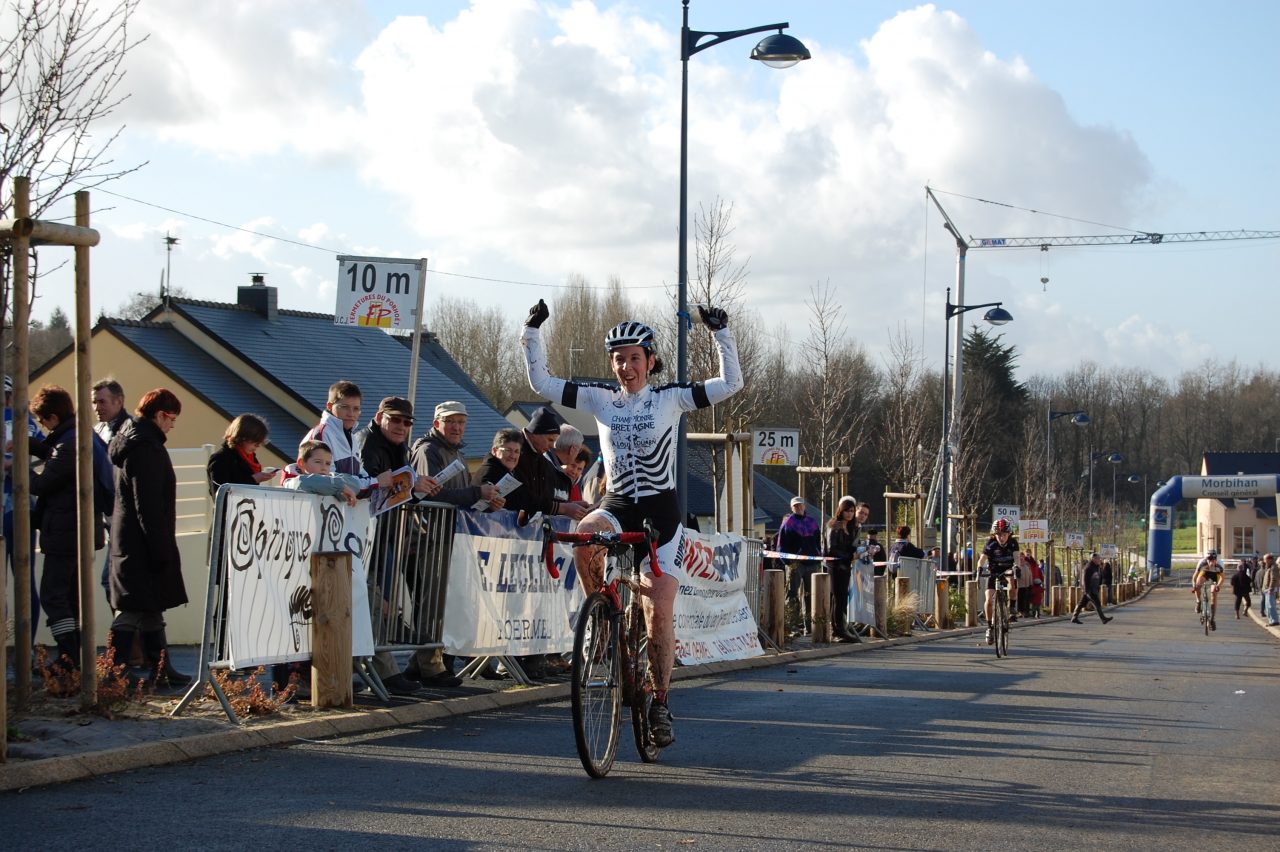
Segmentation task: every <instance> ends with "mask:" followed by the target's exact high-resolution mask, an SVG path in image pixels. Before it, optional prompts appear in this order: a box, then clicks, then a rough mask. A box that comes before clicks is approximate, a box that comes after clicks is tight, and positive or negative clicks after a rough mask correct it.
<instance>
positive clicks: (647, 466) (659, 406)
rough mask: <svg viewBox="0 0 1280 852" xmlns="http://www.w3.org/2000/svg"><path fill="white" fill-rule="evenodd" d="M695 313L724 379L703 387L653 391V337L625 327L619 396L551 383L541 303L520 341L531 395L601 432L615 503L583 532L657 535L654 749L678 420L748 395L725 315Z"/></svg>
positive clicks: (614, 336) (586, 576)
mask: <svg viewBox="0 0 1280 852" xmlns="http://www.w3.org/2000/svg"><path fill="white" fill-rule="evenodd" d="M698 313H699V314H700V315H701V319H702V322H703V324H704V325H706V326H707V328H709V329H710V330H711V333H712V337H713V338H714V340H715V345H716V348H717V349H718V350H719V356H720V375H719V376H717V377H716V378H714V379H710V380H708V381H705V382H687V383H678V384H675V383H673V384H667V385H651V384H649V378H650V377H651V376H655V375H657V374H658V373H659V372H660V371H661V370H662V361H661V359H659V358H658V357H657V355H656V354H655V352H654V347H655V341H654V333H653V329H652V328H650V327H649V326H647V325H645V324H644V323H640V322H634V321H630V320H628V321H625V322H620V323H618V324H617V325H616V326H614V327H613V328H611V329H609V332H608V333H607V334H606V335H605V339H604V347H605V351H607V352H608V354H609V364H610V367H611V369H612V370H613V375H614V377H615V378H617V380H618V387H614V386H613V385H611V384H604V383H599V382H571V381H567V380H565V379H558V378H556V377H554V376H552V375H551V373H550V371H549V370H548V369H547V358H546V353H545V352H544V351H543V348H542V335H541V331H540V327H541V325H542V324H543V323H544V322H545V321H546V320H547V318H548V317H549V316H550V311H549V310H548V309H547V305H546V303H545V302H543V301H542V300H541V299H539V300H538V304H536V305H534V306H533V307H532V308H530V309H529V318H528V320H526V322H525V329H524V333H523V334H522V335H521V338H520V343H521V345H522V346H523V347H524V355H525V365H526V367H527V369H528V372H529V385H530V387H532V388H533V389H534V391H536V392H537V393H539V394H541V395H542V396H543V397H545V398H546V399H548V400H550V401H551V402H555V403H559V404H560V405H563V406H565V407H566V408H577V409H581V410H583V411H588V412H590V413H591V414H592V415H594V416H595V418H596V423H597V424H599V427H600V447H601V450H602V451H603V455H604V464H605V469H606V472H607V475H608V483H609V484H608V493H607V494H606V495H605V498H604V500H603V502H602V503H601V504H600V506H599V507H598V508H596V509H595V510H593V511H592V512H591V513H589V514H588V515H587V516H586V517H584V518H583V519H582V520H581V521H579V522H578V531H579V532H643V531H644V521H645V519H648V520H650V521H651V522H652V523H653V525H654V527H655V528H656V530H657V532H658V563H659V566H660V568H661V569H662V576H661V577H655V576H654V575H653V573H652V572H650V571H646V572H645V573H644V576H643V577H642V580H641V583H642V586H643V592H642V593H643V594H645V596H646V597H645V608H644V609H645V622H646V627H647V632H648V637H649V667H650V669H651V671H652V673H653V689H654V695H653V698H654V700H653V705H652V707H651V709H650V711H649V724H650V726H651V727H652V729H653V740H654V743H655V744H656V745H658V746H661V747H665V746H668V745H670V744H671V743H672V742H674V741H675V735H674V733H673V731H672V725H671V711H670V710H668V709H667V690H668V688H669V686H670V683H671V668H672V666H673V665H674V663H675V621H674V617H673V610H674V606H675V597H676V589H677V585H678V583H677V580H676V576H675V574H674V573H673V572H672V570H671V569H672V568H673V567H674V566H676V565H678V564H679V563H680V560H681V559H682V558H683V556H684V526H683V520H684V519H683V518H681V517H680V501H679V495H678V494H677V493H676V446H677V444H678V442H679V438H680V418H681V417H683V415H684V412H686V411H693V410H694V409H698V408H707V407H709V406H712V405H715V404H716V403H719V402H723V401H724V400H726V399H728V398H729V397H730V396H732V395H733V394H735V393H737V392H738V391H739V390H741V389H742V370H741V368H740V367H739V366H738V347H737V344H736V343H735V342H734V339H733V332H732V331H730V330H729V327H728V326H729V316H728V314H726V313H725V311H724V310H723V309H721V308H703V307H702V306H701V305H699V306H698ZM603 556H604V554H603V552H602V548H598V549H597V550H596V553H595V554H594V555H593V556H591V557H590V558H588V559H582V560H578V571H579V573H580V575H581V576H582V581H583V583H584V584H585V585H584V587H583V588H585V589H595V588H597V587H598V586H599V585H600V580H601V577H600V573H601V571H602V565H603Z"/></svg>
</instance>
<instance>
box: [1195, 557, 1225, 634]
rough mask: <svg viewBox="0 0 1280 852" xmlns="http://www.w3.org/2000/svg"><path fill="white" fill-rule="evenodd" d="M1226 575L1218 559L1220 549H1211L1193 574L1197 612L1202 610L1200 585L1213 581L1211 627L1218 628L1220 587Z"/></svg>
mask: <svg viewBox="0 0 1280 852" xmlns="http://www.w3.org/2000/svg"><path fill="white" fill-rule="evenodd" d="M1224 576H1226V575H1225V572H1224V571H1223V568H1222V563H1221V562H1219V561H1218V551H1216V550H1210V551H1209V552H1208V553H1206V554H1205V555H1204V559H1201V560H1200V562H1199V564H1197V565H1196V570H1195V573H1194V574H1192V575H1191V594H1193V595H1195V596H1196V613H1197V614H1199V612H1200V587H1201V586H1202V585H1204V584H1205V583H1213V591H1212V597H1210V599H1209V629H1210V630H1217V629H1218V619H1217V616H1218V589H1220V588H1222V580H1223V577H1224Z"/></svg>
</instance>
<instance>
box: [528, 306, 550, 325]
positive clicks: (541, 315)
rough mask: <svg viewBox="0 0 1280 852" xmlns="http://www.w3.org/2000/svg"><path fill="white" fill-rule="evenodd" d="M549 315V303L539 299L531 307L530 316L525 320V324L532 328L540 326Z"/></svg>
mask: <svg viewBox="0 0 1280 852" xmlns="http://www.w3.org/2000/svg"><path fill="white" fill-rule="evenodd" d="M549 316H551V311H549V310H548V309H547V303H546V302H544V301H542V300H541V299H539V300H538V304H536V305H534V306H533V307H532V308H530V309H529V318H528V319H527V320H525V321H524V324H525V325H527V326H529V327H530V328H538V327H540V326H541V325H542V324H543V323H544V322H546V321H547V317H549Z"/></svg>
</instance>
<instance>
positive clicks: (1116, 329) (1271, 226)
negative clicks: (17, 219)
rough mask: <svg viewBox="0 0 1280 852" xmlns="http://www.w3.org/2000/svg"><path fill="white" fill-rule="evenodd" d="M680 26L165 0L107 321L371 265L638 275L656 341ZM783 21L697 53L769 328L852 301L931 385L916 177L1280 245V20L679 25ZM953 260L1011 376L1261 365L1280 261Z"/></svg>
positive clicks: (1121, 249) (672, 221)
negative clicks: (168, 290) (762, 49)
mask: <svg viewBox="0 0 1280 852" xmlns="http://www.w3.org/2000/svg"><path fill="white" fill-rule="evenodd" d="M680 11H681V9H680V4H679V2H676V0H665V1H664V2H661V3H656V2H635V1H634V0H633V2H609V0H594V2H590V1H589V0H579V1H578V2H570V0H547V1H546V2H536V0H473V2H469V3H467V2H416V3H411V2H355V0H327V2H323V1H322V0H313V1H312V2H306V0H253V2H232V0H224V2H218V3H200V4H197V3H190V2H186V0H143V3H142V5H141V7H140V11H139V14H138V18H137V21H136V22H135V27H136V28H135V33H137V34H144V33H145V34H146V35H147V40H146V41H145V42H144V43H142V44H141V45H140V46H138V47H137V48H135V50H134V51H132V52H131V53H130V54H129V56H128V57H127V77H126V80H125V84H124V85H125V88H126V89H128V90H129V91H130V93H131V96H130V98H129V99H128V101H127V102H126V103H125V104H124V105H123V106H122V108H121V110H120V111H119V113H118V119H119V121H120V123H123V124H124V125H125V126H124V130H123V132H122V134H121V136H120V138H119V140H118V141H117V143H116V144H115V145H114V146H113V148H112V149H111V150H112V154H113V159H114V161H115V163H116V164H117V165H119V166H131V165H137V164H141V163H145V165H144V166H142V167H141V168H139V169H138V170H137V171H135V172H133V173H131V174H129V175H127V176H126V177H124V178H123V179H120V180H118V181H114V182H112V183H110V184H107V185H105V186H103V187H101V188H99V189H97V190H95V191H94V192H93V195H92V208H93V211H94V213H93V225H94V227H96V228H97V229H99V230H100V231H101V233H102V242H101V244H100V245H99V246H98V247H97V248H95V249H94V251H93V259H92V289H93V312H94V315H95V316H96V315H97V314H98V313H99V312H102V311H105V312H107V313H111V312H112V310H113V309H115V308H117V307H119V306H120V305H122V304H123V303H124V302H125V301H126V300H127V299H128V298H129V296H130V294H132V293H135V292H138V291H142V290H151V291H155V290H158V287H159V284H160V280H161V274H162V272H163V271H164V269H165V266H166V260H168V261H169V263H170V264H171V276H172V279H171V280H172V284H173V286H174V287H177V288H181V289H182V290H183V291H185V292H186V293H187V294H188V295H190V296H192V297H195V298H200V299H208V300H214V301H223V302H231V301H234V300H235V287H236V286H238V285H241V284H247V283H248V282H249V275H250V273H253V272H260V273H265V274H266V280H267V283H268V284H271V285H273V286H275V287H277V288H278V289H279V300H280V306H281V307H284V308H294V309H299V310H308V311H320V312H330V313H331V312H333V310H334V305H335V299H336V289H335V288H336V285H337V280H338V264H337V262H336V256H337V255H339V254H351V255H371V256H380V257H404V258H418V257H427V258H428V259H429V265H430V270H431V271H430V273H429V275H428V283H427V287H428V291H427V301H428V304H429V303H430V301H431V300H432V299H433V298H434V296H435V295H436V294H437V293H439V292H448V293H450V294H452V295H457V296H465V297H466V298H470V299H473V300H475V301H476V302H477V303H480V304H483V305H494V304H496V305H501V306H503V308H504V309H507V308H509V309H510V311H511V313H512V316H513V318H522V317H523V316H524V314H525V312H526V310H527V307H528V306H529V305H530V304H532V303H533V302H535V301H536V300H537V299H539V298H545V299H547V300H548V302H553V300H554V299H555V297H556V295H557V294H558V293H560V292H562V291H563V290H562V288H563V287H564V285H565V283H566V281H567V280H568V279H569V278H570V276H574V275H579V276H582V277H583V278H585V279H586V280H587V281H588V282H590V283H591V284H593V285H596V286H604V285H605V284H606V283H607V282H608V281H609V279H610V278H613V277H616V278H618V279H619V280H621V281H622V282H623V285H624V287H626V288H627V289H628V292H629V293H631V294H632V295H633V296H636V297H637V298H640V299H644V300H648V301H650V302H652V304H653V305H654V307H653V311H654V312H655V315H654V316H652V317H642V318H645V319H651V320H652V321H656V320H657V319H659V317H658V316H657V315H656V314H657V313H658V312H661V311H666V310H668V308H667V307H666V305H667V302H665V301H664V300H665V299H666V298H667V294H668V293H669V292H671V290H672V289H673V288H674V286H675V282H676V279H677V275H676V267H677V238H676V236H677V221H678V218H677V217H678V188H679V120H680V71H681V63H680V61H679V55H680V52H679V32H680ZM782 21H787V22H789V23H790V28H789V30H788V32H789V33H790V34H791V35H794V36H795V37H797V38H799V39H800V40H801V41H803V42H804V43H805V44H806V45H807V46H808V47H809V49H810V50H811V52H812V56H813V58H812V59H811V60H809V61H807V62H802V63H800V64H798V65H797V66H795V67H793V68H790V69H787V70H782V71H778V70H773V69H770V68H767V67H764V66H762V65H761V63H757V62H752V61H750V60H749V59H748V58H747V57H748V55H749V52H750V50H751V47H752V46H753V45H754V44H755V43H756V41H757V40H758V38H760V36H746V37H743V38H740V39H737V40H734V41H731V42H726V43H723V44H720V45H717V46H715V47H713V48H711V49H709V50H706V51H703V52H701V53H699V54H697V55H696V56H694V57H693V58H692V59H691V60H690V62H689V163H688V167H689V208H690V222H692V221H693V217H694V216H695V214H696V211H697V210H698V207H699V205H703V206H707V205H710V204H712V203H713V202H714V201H715V200H716V199H717V198H719V199H722V200H723V201H725V202H727V203H731V204H732V205H733V225H734V231H733V234H732V241H733V244H734V246H735V248H736V251H737V256H738V258H739V259H740V260H744V261H746V263H747V271H748V276H749V277H748V279H747V289H746V303H747V306H748V309H749V310H750V311H751V312H752V313H753V314H755V316H756V317H757V319H758V320H759V322H758V323H757V326H756V327H757V328H758V331H757V332H756V333H760V334H766V335H771V336H773V337H775V338H785V339H788V340H790V341H799V340H801V339H803V338H804V337H805V336H806V334H807V333H808V323H809V319H810V312H809V309H808V308H807V306H806V301H807V299H808V298H810V295H811V294H812V293H814V292H815V290H816V289H820V288H830V290H831V292H832V293H833V294H834V295H835V297H836V300H837V301H838V302H839V303H840V304H841V306H842V307H843V309H844V318H845V321H846V323H847V333H848V335H849V338H850V339H851V340H854V341H857V342H858V343H860V344H861V345H862V346H864V347H865V348H866V350H867V351H868V353H869V354H870V355H872V357H873V358H876V359H882V358H883V357H884V356H885V354H886V353H887V351H888V347H889V342H890V338H891V337H892V336H893V335H895V334H902V335H906V336H907V337H909V338H911V339H912V340H913V341H914V343H915V345H916V346H917V347H919V348H920V351H921V352H922V353H923V356H924V358H925V361H926V364H927V365H928V366H929V367H930V368H932V369H938V366H939V365H940V363H941V359H942V350H943V316H944V307H943V305H944V301H945V299H946V291H947V288H948V287H949V286H953V285H954V283H955V270H956V260H955V246H954V242H953V241H952V239H951V237H950V236H949V235H948V234H947V232H946V231H945V230H944V229H943V227H942V219H941V216H940V214H939V213H938V211H937V210H936V209H934V208H933V207H932V206H931V205H929V204H928V203H927V202H926V197H925V187H926V186H932V187H933V188H934V190H935V192H936V193H937V197H938V199H939V201H940V202H941V204H942V205H943V207H944V208H945V209H946V211H947V213H948V215H949V216H950V217H951V219H952V220H953V221H954V222H955V223H956V225H957V226H958V227H959V229H960V231H961V233H962V234H964V235H965V236H973V237H1031V236H1036V237H1039V236H1065V235H1078V234H1114V233H1124V232H1127V231H1135V230H1136V231H1155V232H1161V233H1174V232H1182V231H1219V230H1230V229H1252V230H1280V204H1278V203H1277V198H1278V197H1280V166H1278V165H1277V162H1280V158H1277V156H1276V154H1275V145H1276V142H1277V140H1280V109H1278V108H1277V107H1278V106H1280V104H1278V103H1277V98H1276V96H1275V93H1274V83H1275V81H1276V80H1277V79H1280V53H1277V52H1276V51H1275V50H1274V42H1275V39H1276V37H1277V35H1280V4H1276V3H1274V2H1264V0H1233V2H1228V3H1221V4H1214V5H1212V6H1210V5H1206V4H1204V3H1203V2H1198V3H1192V2H1184V0H1160V2H1147V0H1119V1H1118V2H1114V1H1113V2H1096V0H1072V2H1058V0H1037V2H1010V1H1009V0H986V2H956V3H939V4H926V5H911V4H909V3H893V2H880V0H868V1H867V2H856V3H853V2H840V0H810V2H805V0H792V1H791V2H783V0H772V2H764V0H693V2H692V3H691V5H690V25H691V27H692V28H693V29H695V30H704V31H722V30H735V29H746V28H750V27H754V26H758V25H764V24H771V23H779V22H782ZM111 129H114V128H110V127H104V128H103V132H107V131H109V130H111ZM982 199H985V200H986V201H983V200H982ZM988 201H989V202H998V203H987V202H988ZM1032 211H1042V212H1032ZM60 215H61V216H70V215H71V207H70V202H68V203H67V205H66V207H65V209H60V208H55V210H54V211H52V212H51V213H50V214H49V218H56V217H58V216H60ZM166 234H172V235H173V236H176V237H177V238H178V240H179V242H178V244H177V245H176V246H174V247H173V249H172V254H171V256H169V257H168V258H166V251H165V243H164V236H165V235H166ZM690 257H691V258H692V257H693V247H692V244H691V245H690ZM46 265H47V262H46ZM966 269H967V272H966V285H965V293H964V302H965V304H977V303H980V302H988V301H997V300H999V301H1002V302H1003V303H1004V306H1005V307H1006V308H1007V309H1008V310H1009V311H1010V313H1012V314H1013V316H1014V322H1013V323H1011V324H1009V325H1007V326H1004V327H1003V328H1001V329H1000V330H999V331H1000V333H1002V334H1003V340H1004V342H1006V343H1008V344H1012V345H1014V346H1015V347H1016V349H1017V351H1018V353H1019V365H1020V373H1019V375H1020V377H1021V378H1023V379H1026V378H1028V377H1030V376H1032V375H1036V374H1040V375H1054V374H1061V373H1063V372H1066V371H1068V370H1071V369H1073V368H1074V367H1076V366H1077V365H1079V364H1080V363H1081V362H1082V361H1085V360H1089V361H1093V362H1095V363H1097V364H1099V365H1100V366H1102V367H1104V368H1127V367H1139V368H1143V369H1148V370H1151V371H1153V372H1155V373H1156V374H1157V375H1160V376H1163V377H1166V378H1174V377H1176V376H1177V375H1178V374H1180V373H1182V372H1183V371H1186V370H1192V369H1195V368H1196V367H1197V366H1199V365H1200V364H1202V363H1203V362H1204V361H1205V360H1206V359H1217V360H1219V361H1228V360H1231V359H1237V360H1238V361H1239V362H1240V363H1241V365H1242V366H1245V367H1253V366H1257V365H1260V364H1262V365H1268V366H1274V363H1275V361H1274V356H1273V354H1272V353H1273V352H1274V335H1273V334H1270V333H1269V332H1270V330H1271V329H1272V328H1274V323H1275V317H1276V316H1277V315H1280V287H1277V286H1276V285H1277V280H1276V279H1277V272H1278V271H1280V240H1249V241H1229V242H1228V241H1223V242H1200V243H1166V244H1163V245H1159V246H1152V245H1135V246H1106V247H1089V248H1065V247H1064V248H1053V249H1051V250H1049V251H1048V252H1041V251H1039V250H1036V249H1030V250H1021V251H1012V250H989V249H975V250H972V251H970V253H969V255H968V259H967V262H966ZM1043 279H1048V280H1047V282H1046V281H1044V280H1043ZM55 307H62V308H63V309H64V310H66V311H67V312H68V314H71V315H73V296H72V280H71V274H70V270H69V268H68V269H64V270H61V271H59V272H58V273H55V274H54V275H52V276H50V278H49V279H48V280H46V281H45V282H44V283H43V284H42V289H41V293H40V298H39V301H38V303H37V305H36V308H35V316H36V317H38V318H45V317H47V316H48V315H49V314H50V312H52V310H53V309H54V308H55ZM981 313H982V312H981V311H975V312H972V313H969V314H967V315H966V321H968V320H973V321H977V318H978V317H980V316H981ZM620 319H621V318H620ZM426 324H427V327H428V328H429V327H430V326H431V316H430V314H429V313H428V315H427V317H426ZM370 333H376V332H370Z"/></svg>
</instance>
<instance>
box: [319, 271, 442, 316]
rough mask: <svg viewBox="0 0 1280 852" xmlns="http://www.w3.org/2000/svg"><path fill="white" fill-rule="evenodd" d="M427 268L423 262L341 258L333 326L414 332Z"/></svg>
mask: <svg viewBox="0 0 1280 852" xmlns="http://www.w3.org/2000/svg"><path fill="white" fill-rule="evenodd" d="M424 266H426V261H423V260H402V259H399V258H393V257H350V256H347V255H339V257H338V302H337V306H336V307H335V308H334V312H333V323H334V325H355V326H364V327H368V328H413V327H414V319H415V318H414V312H415V311H416V310H417V306H418V304H419V288H420V287H422V286H423V282H422V269H423V267H424Z"/></svg>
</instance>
